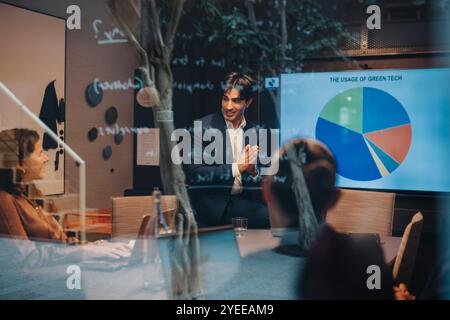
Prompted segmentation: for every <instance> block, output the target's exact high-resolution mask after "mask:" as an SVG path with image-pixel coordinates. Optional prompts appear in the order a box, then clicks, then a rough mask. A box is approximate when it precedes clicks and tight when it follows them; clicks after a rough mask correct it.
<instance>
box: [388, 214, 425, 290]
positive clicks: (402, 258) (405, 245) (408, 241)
mask: <svg viewBox="0 0 450 320" xmlns="http://www.w3.org/2000/svg"><path fill="white" fill-rule="evenodd" d="M422 226H423V216H422V213H420V212H417V213H416V214H415V215H414V216H413V217H412V219H411V222H410V223H409V224H408V225H407V226H406V228H405V231H404V232H403V237H402V242H401V244H400V247H399V248H398V252H397V257H396V258H395V263H394V268H393V270H392V275H393V278H394V280H395V282H396V283H402V282H403V283H405V284H406V285H408V284H409V281H410V280H411V276H412V273H413V271H414V263H415V261H416V255H417V249H418V248H419V242H420V235H421V234H422Z"/></svg>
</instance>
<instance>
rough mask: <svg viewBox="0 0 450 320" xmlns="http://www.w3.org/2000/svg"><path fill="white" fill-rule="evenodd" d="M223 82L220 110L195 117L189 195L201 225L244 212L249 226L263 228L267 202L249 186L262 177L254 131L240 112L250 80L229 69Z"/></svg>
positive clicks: (248, 100)
mask: <svg viewBox="0 0 450 320" xmlns="http://www.w3.org/2000/svg"><path fill="white" fill-rule="evenodd" d="M225 85H226V87H225V90H224V93H223V96H222V103H221V110H220V111H218V112H216V113H213V114H210V115H208V116H206V117H203V118H201V119H199V120H196V121H194V125H193V131H194V132H193V136H194V148H193V150H192V154H191V159H192V163H191V164H189V165H187V166H186V167H185V169H186V175H187V182H188V184H189V194H190V196H191V201H192V204H193V207H194V209H195V210H196V214H197V218H198V220H199V224H200V225H207V226H211V225H221V224H230V223H231V221H232V218H233V217H247V218H248V226H249V228H268V227H269V217H268V211H267V207H266V206H265V205H263V204H262V203H261V202H258V201H255V200H252V198H251V192H250V190H254V189H259V184H260V182H261V177H260V174H259V170H258V165H257V158H258V151H259V147H258V131H257V129H256V127H255V125H254V124H253V123H251V122H250V121H248V120H247V119H246V117H245V111H246V110H247V108H249V107H250V105H251V103H252V101H253V98H252V97H253V92H254V91H255V82H254V80H253V79H252V78H251V77H249V76H247V75H243V74H240V73H231V74H230V75H228V76H227V78H226V79H225ZM212 136H214V139H212V138H211V137H212ZM205 137H209V138H210V141H205V140H206V139H205ZM212 146H216V148H212ZM212 149H213V150H212ZM208 151H210V152H209V153H208ZM208 155H209V156H208Z"/></svg>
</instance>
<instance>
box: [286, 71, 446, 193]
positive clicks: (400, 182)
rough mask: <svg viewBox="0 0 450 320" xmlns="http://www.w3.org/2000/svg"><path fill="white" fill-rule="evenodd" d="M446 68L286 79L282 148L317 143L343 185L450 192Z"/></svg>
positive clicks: (309, 74)
mask: <svg viewBox="0 0 450 320" xmlns="http://www.w3.org/2000/svg"><path fill="white" fill-rule="evenodd" d="M449 104H450V69H414V70H366V71H346V72H319V73H297V74H283V75H282V76H281V106H280V110H281V124H280V133H281V137H280V139H281V143H284V142H285V141H286V140H288V139H289V138H292V137H296V136H307V137H311V138H315V139H318V140H320V141H322V142H323V143H324V144H325V145H327V146H328V148H329V149H330V150H331V152H332V153H333V155H334V157H335V159H336V162H337V172H338V177H337V184H338V186H340V187H348V188H364V189H385V190H410V191H438V192H450V181H449V180H448V179H446V177H447V175H446V174H444V173H445V172H447V171H448V169H449V165H450V160H449V154H450V152H449V148H450V141H449V138H450V129H449V127H450V112H449V110H450V105H449Z"/></svg>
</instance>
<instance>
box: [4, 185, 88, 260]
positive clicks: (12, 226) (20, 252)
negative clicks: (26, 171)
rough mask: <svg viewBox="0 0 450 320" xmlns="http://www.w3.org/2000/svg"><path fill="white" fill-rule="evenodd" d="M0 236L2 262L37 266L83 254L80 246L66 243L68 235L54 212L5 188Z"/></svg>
mask: <svg viewBox="0 0 450 320" xmlns="http://www.w3.org/2000/svg"><path fill="white" fill-rule="evenodd" d="M0 237H1V238H2V239H1V240H2V244H1V248H2V251H3V254H2V255H1V257H0V258H2V257H3V259H1V261H0V263H2V261H3V263H6V262H11V263H13V262H14V263H19V264H24V266H25V267H37V266H45V265H52V264H55V263H63V262H67V261H71V260H72V261H73V260H78V259H79V258H80V252H81V250H80V248H76V247H67V246H66V241H67V236H66V234H65V233H64V232H63V230H62V228H61V226H60V225H59V224H58V222H57V221H56V220H55V219H54V218H53V217H52V216H49V215H47V214H45V213H44V212H43V211H42V210H41V209H40V208H39V207H38V206H37V205H36V204H35V203H34V202H33V201H30V200H29V199H27V198H26V196H25V195H18V196H16V195H12V194H10V193H8V192H5V191H2V190H0ZM5 249H7V250H5ZM6 254H7V257H6ZM5 258H6V260H5Z"/></svg>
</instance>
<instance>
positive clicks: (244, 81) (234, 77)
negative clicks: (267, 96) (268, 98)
mask: <svg viewBox="0 0 450 320" xmlns="http://www.w3.org/2000/svg"><path fill="white" fill-rule="evenodd" d="M231 89H237V90H239V92H240V94H241V95H240V96H241V98H242V99H244V100H245V101H248V100H250V99H251V98H253V93H254V92H255V91H256V81H255V80H254V79H253V78H252V77H251V76H249V75H246V74H242V73H239V72H232V73H230V74H229V75H227V77H226V78H225V92H227V91H228V90H231Z"/></svg>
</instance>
